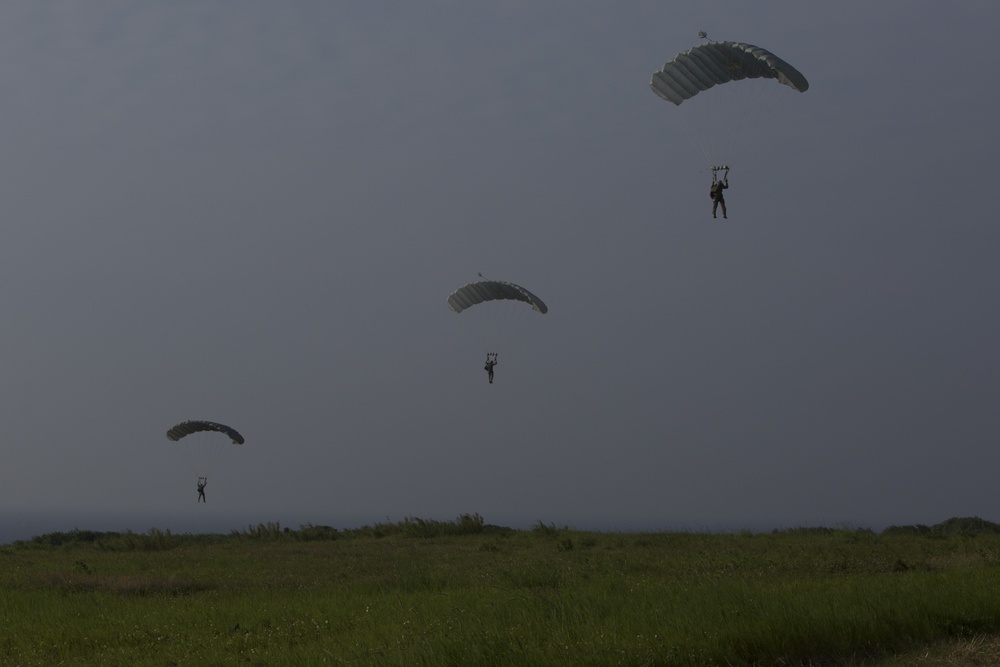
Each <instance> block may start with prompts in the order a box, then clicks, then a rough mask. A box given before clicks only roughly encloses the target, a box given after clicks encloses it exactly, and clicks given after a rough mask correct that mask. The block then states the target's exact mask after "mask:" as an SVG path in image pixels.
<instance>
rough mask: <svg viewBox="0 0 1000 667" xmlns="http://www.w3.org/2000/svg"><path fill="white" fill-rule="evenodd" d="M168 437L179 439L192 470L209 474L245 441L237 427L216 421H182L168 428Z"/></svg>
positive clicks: (205, 475) (199, 473)
mask: <svg viewBox="0 0 1000 667" xmlns="http://www.w3.org/2000/svg"><path fill="white" fill-rule="evenodd" d="M167 439H168V440H171V441H173V442H178V443H180V445H181V449H183V450H184V451H185V453H186V455H187V458H188V460H189V462H190V464H191V468H192V472H194V473H195V474H196V475H197V476H198V477H199V478H202V477H208V476H209V474H210V473H212V472H213V471H214V470H215V469H216V467H217V466H218V465H219V464H220V463H221V462H222V460H223V459H224V458H226V457H227V456H228V454H229V452H230V451H231V450H232V445H242V444H243V443H244V442H246V441H245V440H244V439H243V436H242V435H240V433H239V431H237V430H236V429H234V428H233V427H231V426H226V425H225V424H220V423H218V422H212V421H203V420H200V419H196V420H189V421H184V422H181V423H179V424H176V425H174V426H173V427H171V428H170V430H168V431H167Z"/></svg>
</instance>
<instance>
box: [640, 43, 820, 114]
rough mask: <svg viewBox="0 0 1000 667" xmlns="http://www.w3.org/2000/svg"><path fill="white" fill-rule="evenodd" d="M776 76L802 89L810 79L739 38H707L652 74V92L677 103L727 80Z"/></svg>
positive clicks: (781, 81)
mask: <svg viewBox="0 0 1000 667" xmlns="http://www.w3.org/2000/svg"><path fill="white" fill-rule="evenodd" d="M743 79H777V80H778V82H779V83H783V84H785V85H786V86H788V87H790V88H791V89H792V90H797V91H799V92H800V93H804V92H806V91H807V90H809V82H808V81H806V78H805V77H804V76H802V73H801V72H799V71H798V70H797V69H795V68H794V67H792V66H791V65H789V64H788V63H786V62H785V61H784V60H782V59H781V58H779V57H778V56H776V55H774V54H773V53H771V52H770V51H766V50H764V49H762V48H760V47H759V46H753V45H752V44H743V43H741V42H708V43H707V44H701V45H699V46H696V47H694V48H693V49H688V50H687V51H684V52H683V53H679V54H677V55H676V56H674V59H673V60H671V61H670V62H668V63H667V64H666V65H664V66H663V69H661V70H660V71H659V72H656V73H654V74H653V78H652V79H650V81H649V85H650V87H651V88H652V89H653V92H654V93H656V94H657V95H659V96H660V97H662V98H663V99H665V100H666V101H668V102H673V103H674V104H676V105H678V106H680V104H681V103H682V102H684V100H689V99H691V98H692V97H694V96H695V95H697V94H698V93H700V92H702V91H704V90H708V89H709V88H711V87H712V86H717V85H719V84H723V83H729V82H730V81H742V80H743Z"/></svg>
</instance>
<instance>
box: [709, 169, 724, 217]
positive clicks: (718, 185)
mask: <svg viewBox="0 0 1000 667" xmlns="http://www.w3.org/2000/svg"><path fill="white" fill-rule="evenodd" d="M719 171H725V172H726V173H725V174H724V175H723V177H722V180H721V181H720V180H719V177H718V174H717V172H719ZM727 189H729V167H712V189H711V190H709V191H708V192H709V196H711V197H712V217H713V218H715V217H718V216H716V215H715V211H716V209H717V208H718V207H719V204H722V217H723V218H728V216H727V215H726V198H725V197H724V196H723V194H722V191H723V190H727Z"/></svg>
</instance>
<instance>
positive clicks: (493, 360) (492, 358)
mask: <svg viewBox="0 0 1000 667" xmlns="http://www.w3.org/2000/svg"><path fill="white" fill-rule="evenodd" d="M496 365H497V353H496V352H487V353H486V366H484V368H485V369H486V372H487V373H488V374H489V376H490V384H493V367H494V366H496Z"/></svg>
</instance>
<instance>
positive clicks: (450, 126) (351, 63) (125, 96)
mask: <svg viewBox="0 0 1000 667" xmlns="http://www.w3.org/2000/svg"><path fill="white" fill-rule="evenodd" d="M998 24H1000V5H996V4H994V3H987V2H971V1H969V2H955V3H948V4H942V3H933V2H921V1H914V2H903V1H902V0H887V1H886V2H881V3H870V2H860V1H855V0H848V1H846V2H842V3H837V4H830V3H806V2H798V1H794V2H793V1H791V0H789V1H787V2H785V1H774V2H767V3H755V4H754V5H753V6H752V7H751V6H750V5H748V4H746V3H742V2H736V1H735V0H732V1H730V0H720V1H717V2H713V3H703V2H669V1H668V2H664V1H663V0H657V1H655V2H654V1H648V2H647V1H644V0H637V1H635V2H629V3H624V4H623V3H605V2H587V1H586V0H580V1H577V0H573V1H565V2H563V1H553V2H545V3H539V2H521V1H519V0H515V1H514V2H504V3H485V2H483V3H469V2H459V1H457V0H456V1H445V0H441V1H436V0H431V1H429V2H420V3H411V2H389V1H385V2H382V1H379V2H365V3H328V2H319V1H316V2H310V1H304V0H303V1H297V2H283V3H273V2H263V1H258V0H248V1H245V2H240V3H231V2H204V1H202V0H197V1H195V0H181V1H178V2H171V3H125V2H111V1H105V0H98V1H97V2H92V3H87V4H86V5H81V4H79V3H73V2H59V1H56V2H50V3H32V2H17V3H6V4H4V5H2V6H0V87H2V89H3V90H4V105H3V122H2V123H0V147H2V157H0V177H2V182H3V198H2V210H3V230H4V233H3V243H2V244H0V308H2V309H3V317H2V319H0V326H2V332H0V341H2V345H3V353H2V355H0V364H2V365H0V377H2V381H0V422H2V424H3V437H2V440H0V456H2V461H3V463H2V465H0V542H6V541H9V540H12V539H23V538H26V537H29V536H32V535H36V534H40V533H43V532H48V531H53V530H69V529H72V528H74V527H77V528H81V529H98V530H135V531H146V530H148V529H150V528H154V527H155V528H159V529H170V530H172V531H174V532H189V531H194V532H198V531H207V530H211V531H221V532H228V531H230V530H233V529H240V528H242V527H245V526H248V525H255V524H257V523H264V522H278V523H280V524H281V525H283V526H290V527H293V528H294V527H298V526H300V525H305V524H322V525H331V526H334V527H338V528H349V527H356V526H361V525H365V524H373V523H376V522H382V521H399V520H402V519H404V518H406V517H419V518H423V519H436V520H452V519H455V518H457V517H458V516H459V515H461V514H466V513H469V514H471V513H479V514H480V515H481V516H483V518H484V519H485V520H486V521H487V522H488V523H494V524H500V525H507V526H512V527H520V528H527V527H531V526H532V525H536V524H537V523H538V522H542V523H545V524H555V525H557V526H564V525H565V526H569V527H573V528H579V529H588V530H591V529H592V530H604V531H635V530H674V529H682V530H746V529H749V530H769V529H773V528H782V527H796V526H804V525H809V526H817V525H826V526H859V527H871V528H874V529H880V528H882V527H885V526H887V525H893V524H896V525H900V524H911V523H924V524H933V523H936V522H939V521H943V520H945V519H947V518H949V517H953V516H981V517H983V518H986V519H989V520H1000V499H998V497H997V485H996V483H995V478H996V470H997V469H998V468H1000V448H998V447H997V440H998V432H1000V410H997V405H998V399H1000V353H998V347H997V341H998V339H1000V314H998V312H997V308H996V293H997V288H998V286H1000V265H998V263H997V261H996V250H997V248H998V247H1000V231H998V227H997V224H996V222H997V217H996V213H995V211H994V210H993V208H994V207H993V205H992V202H991V201H990V199H991V192H992V191H993V188H994V186H993V180H994V175H995V169H994V167H993V166H992V160H993V158H994V156H993V155H992V152H993V149H995V147H996V146H997V145H998V144H1000V129H998V126H997V124H996V122H995V116H996V111H995V110H996V102H997V96H998V94H997V92H996V89H995V87H993V86H990V85H989V83H990V82H991V81H992V78H991V77H992V75H991V70H990V69H989V68H988V63H992V61H993V59H994V56H995V50H996V48H995V39H994V35H993V34H992V33H993V27H994V26H996V25H998ZM700 30H704V31H706V32H708V34H709V37H711V38H714V39H724V40H735V41H742V42H747V43H750V44H755V45H758V46H762V47H764V48H767V49H769V50H770V51H772V52H774V53H775V54H777V55H778V56H779V57H781V58H782V59H784V60H786V61H788V62H789V63H791V64H793V65H794V66H795V67H796V68H797V69H799V70H800V71H801V72H802V73H803V74H804V75H805V76H806V77H807V78H808V80H809V82H810V88H809V90H808V91H807V92H805V93H801V94H800V93H796V92H794V91H789V90H786V89H783V87H781V86H780V85H779V84H777V83H775V82H770V83H771V84H772V85H771V87H770V88H769V89H768V90H770V92H771V93H773V94H775V95H776V97H775V98H774V99H775V100H776V103H775V104H774V106H773V107H771V109H770V110H769V111H768V112H767V114H766V115H765V116H764V117H763V118H762V119H760V121H758V123H757V124H756V125H754V126H753V128H751V129H748V130H741V146H744V145H745V147H741V148H740V152H739V154H738V155H733V156H732V157H730V156H725V160H726V161H727V162H729V163H730V166H731V167H732V169H731V173H730V186H731V187H730V189H729V190H728V191H727V203H728V208H729V219H727V220H723V219H721V217H720V218H719V219H713V218H712V217H711V202H710V201H709V198H708V193H707V190H708V185H709V183H710V180H711V174H710V172H709V171H708V166H709V165H707V164H706V163H705V160H704V158H703V157H702V155H701V154H700V153H699V151H698V145H697V140H696V141H691V139H690V137H689V136H688V134H687V133H686V130H685V127H686V125H684V123H683V122H679V119H678V116H679V113H680V112H683V111H684V110H685V107H684V106H681V107H674V106H673V105H670V104H668V103H666V102H664V101H662V100H661V99H659V98H658V97H657V96H656V95H654V94H653V93H652V92H651V90H650V88H649V85H648V84H649V78H650V76H651V74H652V73H653V72H654V71H656V70H658V69H659V68H660V67H661V66H662V65H663V63H664V62H666V61H667V60H669V59H670V58H672V57H673V56H674V55H675V54H677V53H678V52H680V51H683V50H686V49H688V48H690V47H692V46H695V45H696V44H698V43H699V41H700V40H699V39H698V31H700ZM733 85H734V86H735V85H740V84H733ZM719 90H721V87H720V88H719ZM712 92H713V91H708V93H706V94H705V96H706V97H707V95H708V94H710V93H712ZM743 113H744V112H743V110H742V108H741V107H739V106H737V105H734V111H733V116H734V117H739V116H740V115H741V114H743ZM697 118H698V116H696V117H695V121H697ZM726 129H727V128H726V127H720V128H719V132H723V131H725V130H726ZM744 132H745V134H746V136H743V133H744ZM710 133H711V134H714V133H715V129H714V127H713V129H712V130H711V131H710ZM742 138H745V139H746V141H745V142H742ZM480 273H481V274H483V275H484V276H486V277H488V278H491V279H496V280H506V281H512V282H515V283H517V284H519V285H523V286H524V287H526V288H528V289H530V290H531V291H532V292H534V293H535V294H537V295H538V296H539V297H540V298H541V299H543V300H544V301H545V303H546V304H547V305H548V307H549V312H548V313H547V314H546V315H544V316H541V315H538V314H537V313H530V316H529V317H524V318H523V319H521V320H519V321H518V322H516V323H515V326H514V328H513V329H511V330H510V331H509V332H508V331H507V330H505V332H504V338H503V341H502V343H501V346H502V347H501V350H500V357H499V364H498V366H497V369H496V379H495V382H494V383H493V384H489V383H488V382H487V380H486V374H485V372H484V371H483V353H484V347H483V345H482V344H481V342H480V340H479V339H478V337H479V336H481V335H482V334H481V332H479V331H477V330H476V327H477V326H479V325H478V324H477V323H476V320H475V317H472V315H473V313H472V312H471V311H470V312H469V313H462V314H458V315H456V314H455V313H453V312H451V311H450V310H449V309H448V307H447V305H446V299H447V296H448V295H449V294H450V293H451V292H452V291H454V290H455V289H457V288H458V287H460V286H461V285H464V284H466V283H469V282H472V281H475V280H478V279H479V278H478V275H477V274H480ZM467 315H468V316H467ZM187 419H208V420H214V421H218V422H222V423H225V424H228V425H231V426H233V427H235V428H237V429H238V430H239V431H240V432H241V433H242V434H243V435H244V437H245V438H246V444H245V445H243V446H241V447H236V446H230V447H228V448H227V450H226V455H225V458H224V459H223V461H222V462H221V463H220V464H219V465H218V466H217V467H215V468H213V470H212V472H211V476H210V479H209V484H208V486H207V489H206V491H207V502H206V503H204V504H199V503H197V502H196V490H195V481H196V477H197V472H195V471H194V468H193V465H192V461H191V460H190V459H191V457H190V456H188V455H186V454H185V452H184V451H182V448H181V447H180V446H179V445H178V444H177V443H172V442H170V441H168V440H167V439H166V437H165V432H166V430H167V429H168V428H170V427H171V426H172V425H174V424H176V423H178V422H180V421H184V420H187ZM190 453H191V452H188V454H190ZM197 455H198V453H197V452H195V456H197Z"/></svg>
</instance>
